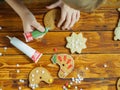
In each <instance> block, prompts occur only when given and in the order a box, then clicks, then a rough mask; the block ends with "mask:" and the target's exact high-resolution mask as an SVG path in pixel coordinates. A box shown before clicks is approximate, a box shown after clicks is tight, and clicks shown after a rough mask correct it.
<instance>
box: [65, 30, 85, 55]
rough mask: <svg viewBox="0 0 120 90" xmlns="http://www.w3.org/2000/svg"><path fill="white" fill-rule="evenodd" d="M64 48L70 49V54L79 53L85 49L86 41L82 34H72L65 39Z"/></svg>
mask: <svg viewBox="0 0 120 90" xmlns="http://www.w3.org/2000/svg"><path fill="white" fill-rule="evenodd" d="M66 40H67V45H66V47H67V48H69V49H70V51H71V53H75V52H77V53H81V51H82V49H85V48H86V44H85V43H86V41H87V39H86V38H84V37H83V35H82V33H79V34H76V33H74V32H73V33H72V35H71V36H70V37H66Z"/></svg>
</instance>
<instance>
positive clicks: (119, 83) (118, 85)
mask: <svg viewBox="0 0 120 90" xmlns="http://www.w3.org/2000/svg"><path fill="white" fill-rule="evenodd" d="M117 90H120V79H119V80H118V81H117Z"/></svg>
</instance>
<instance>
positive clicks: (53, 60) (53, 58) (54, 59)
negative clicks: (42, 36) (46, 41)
mask: <svg viewBox="0 0 120 90" xmlns="http://www.w3.org/2000/svg"><path fill="white" fill-rule="evenodd" d="M56 58H57V55H56V54H55V55H53V57H52V62H53V63H56V60H57V59H56Z"/></svg>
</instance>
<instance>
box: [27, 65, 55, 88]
mask: <svg viewBox="0 0 120 90" xmlns="http://www.w3.org/2000/svg"><path fill="white" fill-rule="evenodd" d="M41 81H44V82H46V83H48V84H50V83H52V82H53V77H52V76H51V75H50V72H49V71H48V70H47V69H45V68H43V67H36V68H34V69H33V70H32V71H31V72H30V74H29V87H31V88H32V89H35V88H37V87H38V84H39V83H40V82H41Z"/></svg>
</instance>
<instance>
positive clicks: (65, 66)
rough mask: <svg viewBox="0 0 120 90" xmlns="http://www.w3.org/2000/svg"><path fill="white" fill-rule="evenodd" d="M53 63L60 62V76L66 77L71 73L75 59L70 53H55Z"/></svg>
mask: <svg viewBox="0 0 120 90" xmlns="http://www.w3.org/2000/svg"><path fill="white" fill-rule="evenodd" d="M51 60H52V62H53V64H58V65H59V66H60V70H59V73H58V76H59V77H60V78H65V77H66V76H67V75H69V74H70V73H71V72H72V71H73V69H74V60H73V58H72V57H71V56H70V55H67V54H58V55H56V54H55V55H53V57H52V59H51Z"/></svg>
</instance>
